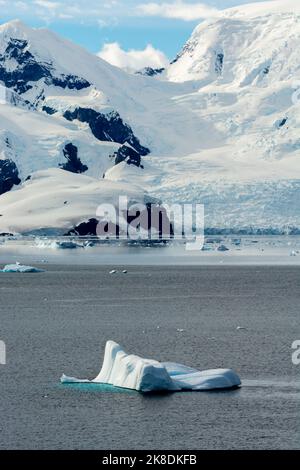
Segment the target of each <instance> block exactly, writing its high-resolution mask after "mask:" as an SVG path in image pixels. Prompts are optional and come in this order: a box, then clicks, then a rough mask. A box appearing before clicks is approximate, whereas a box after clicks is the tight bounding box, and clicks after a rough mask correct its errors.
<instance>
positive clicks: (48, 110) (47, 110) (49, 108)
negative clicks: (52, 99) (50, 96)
mask: <svg viewBox="0 0 300 470" xmlns="http://www.w3.org/2000/svg"><path fill="white" fill-rule="evenodd" d="M42 110H43V111H44V112H45V113H47V114H49V115H50V116H52V115H53V114H55V113H56V109H54V108H51V107H50V106H43V108H42Z"/></svg>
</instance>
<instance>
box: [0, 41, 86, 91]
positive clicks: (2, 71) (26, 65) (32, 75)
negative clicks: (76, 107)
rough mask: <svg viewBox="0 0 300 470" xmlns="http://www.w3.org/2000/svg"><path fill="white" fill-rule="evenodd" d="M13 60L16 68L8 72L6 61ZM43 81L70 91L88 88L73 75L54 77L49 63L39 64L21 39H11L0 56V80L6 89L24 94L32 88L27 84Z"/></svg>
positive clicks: (83, 81)
mask: <svg viewBox="0 0 300 470" xmlns="http://www.w3.org/2000/svg"><path fill="white" fill-rule="evenodd" d="M12 59H13V60H14V61H16V62H17V67H16V68H14V70H10V69H9V68H8V67H6V61H10V60H12ZM41 78H43V79H45V83H46V84H47V85H55V86H59V87H61V88H69V89H70V90H73V89H76V90H81V89H83V88H88V87H89V86H90V83H89V82H88V81H87V80H84V79H83V78H80V77H77V76H75V75H64V74H61V75H60V76H55V75H54V69H53V66H52V64H51V63H46V62H44V63H40V62H38V61H37V60H36V58H35V57H34V56H33V55H32V54H31V52H30V51H29V47H28V42H27V41H25V40H23V39H13V38H11V39H10V41H9V43H8V45H7V47H6V50H5V52H4V54H2V55H0V80H1V81H2V82H4V84H5V86H6V87H7V88H12V89H13V90H14V91H16V92H17V93H19V94H22V93H26V91H28V90H30V89H31V88H32V86H31V85H30V84H29V82H37V81H38V80H40V79H41Z"/></svg>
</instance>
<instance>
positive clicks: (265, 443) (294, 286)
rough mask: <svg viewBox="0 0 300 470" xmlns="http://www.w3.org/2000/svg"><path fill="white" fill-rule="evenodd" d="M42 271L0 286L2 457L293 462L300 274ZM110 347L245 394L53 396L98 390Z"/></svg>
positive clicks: (0, 277)
mask: <svg viewBox="0 0 300 470" xmlns="http://www.w3.org/2000/svg"><path fill="white" fill-rule="evenodd" d="M43 267H44V268H45V269H46V270H47V272H45V273H41V274H31V275H28V274H27V275H26V274H25V275H21V274H0V299H1V303H0V339H1V340H4V341H5V343H6V347H7V365H6V366H1V365H0V393H1V395H0V413H1V420H0V448H1V449H27V448H35V449H46V448H50V449H94V448H98V449H151V448H153V449H155V448H157V449H207V448H208V449H232V448H237V449H243V448H255V449H261V448H267V449H274V448H277V449H294V448H298V449H299V448H300V419H299V418H300V378H299V373H300V366H298V367H296V366H294V365H293V364H292V362H291V344H292V342H293V341H294V340H295V339H300V325H299V303H300V268H299V267H296V266H294V267H293V266H290V267H284V266H282V267H274V266H273V267H263V266H258V267H255V266H248V267H243V266H231V267H230V266H206V267H205V266H203V267H197V266H194V267H184V266H181V267H176V266H173V267H172V266H169V267H163V266H156V267H154V266H152V267H145V266H141V267H133V266H132V267H129V268H128V274H126V275H125V274H121V273H120V274H116V275H113V276H112V275H109V270H110V269H111V267H110V268H109V267H98V266H86V267H84V266H75V265H69V266H58V265H57V266H56V265H44V266H43ZM238 326H242V327H244V328H246V329H243V330H242V329H239V330H237V327H238ZM181 329H183V330H184V331H178V330H181ZM108 339H113V340H115V341H117V342H119V343H120V344H121V345H122V346H123V347H124V348H125V349H126V350H127V351H129V352H134V353H137V354H140V355H143V356H146V357H151V358H155V359H158V360H162V361H167V360H170V361H176V362H181V363H183V364H187V365H191V366H193V367H196V368H199V369H206V368H214V367H232V368H234V369H235V370H236V371H237V372H238V373H239V374H240V376H241V378H242V381H243V387H242V388H241V389H240V390H236V391H230V392H186V393H176V394H161V395H142V394H139V393H137V392H131V391H127V390H124V391H122V390H117V389H113V388H111V387H97V386H96V387H95V386H92V387H91V386H86V385H85V386H78V385H77V386H67V385H65V386H63V385H61V384H60V383H59V379H60V376H61V374H62V373H66V374H68V375H75V376H79V377H80V376H82V377H90V378H92V377H93V376H95V375H96V374H97V373H98V371H99V369H100V367H101V363H102V357H103V349H104V346H105V342H106V340H108Z"/></svg>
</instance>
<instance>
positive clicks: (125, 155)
mask: <svg viewBox="0 0 300 470" xmlns="http://www.w3.org/2000/svg"><path fill="white" fill-rule="evenodd" d="M115 155H116V158H115V165H118V164H119V163H121V162H124V161H126V163H127V164H128V165H135V166H137V167H141V168H144V167H143V165H141V156H140V155H139V154H138V153H137V152H136V151H135V150H134V149H133V148H131V147H127V145H123V146H122V147H120V148H119V150H118V151H117V152H116V153H115Z"/></svg>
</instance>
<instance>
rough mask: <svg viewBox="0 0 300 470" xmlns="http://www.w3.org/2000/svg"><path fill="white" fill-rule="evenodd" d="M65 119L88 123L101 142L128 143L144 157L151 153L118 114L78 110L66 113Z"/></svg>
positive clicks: (84, 109) (88, 109) (87, 109)
mask: <svg viewBox="0 0 300 470" xmlns="http://www.w3.org/2000/svg"><path fill="white" fill-rule="evenodd" d="M64 117H65V118H66V119H67V120H68V121H74V119H77V120H78V121H80V122H86V123H87V124H89V126H90V129H91V131H92V133H93V134H94V136H95V137H96V138H97V139H99V140H102V141H108V142H118V143H119V144H125V143H128V144H129V145H131V146H132V147H133V148H134V149H135V150H136V151H137V152H138V153H139V154H140V155H143V156H144V155H148V153H150V150H149V149H147V148H146V147H143V146H142V145H141V144H140V141H139V140H138V139H137V137H135V135H134V133H133V131H132V129H131V127H130V126H128V124H126V123H124V122H123V121H122V119H121V117H120V115H119V114H118V113H116V112H112V113H109V114H101V113H98V112H97V111H95V110H94V109H90V108H76V109H75V110H74V111H66V112H65V113H64Z"/></svg>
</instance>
